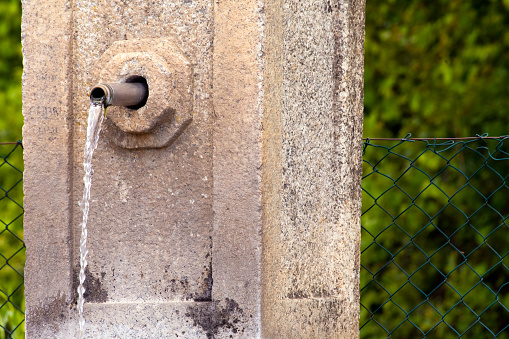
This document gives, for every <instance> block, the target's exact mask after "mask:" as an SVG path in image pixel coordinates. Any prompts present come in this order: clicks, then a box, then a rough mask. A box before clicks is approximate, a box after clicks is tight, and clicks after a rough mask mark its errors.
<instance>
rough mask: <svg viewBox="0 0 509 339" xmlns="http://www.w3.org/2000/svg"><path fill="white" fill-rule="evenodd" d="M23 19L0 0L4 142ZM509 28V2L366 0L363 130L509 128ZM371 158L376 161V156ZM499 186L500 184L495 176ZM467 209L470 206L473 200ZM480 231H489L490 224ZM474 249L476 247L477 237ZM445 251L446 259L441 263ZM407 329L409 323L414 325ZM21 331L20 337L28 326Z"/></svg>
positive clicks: (10, 0) (416, 258)
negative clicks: (409, 325)
mask: <svg viewBox="0 0 509 339" xmlns="http://www.w3.org/2000/svg"><path fill="white" fill-rule="evenodd" d="M20 18H21V5H20V2H19V1H18V0H1V1H0V105H1V106H0V107H1V109H0V142H4V141H16V140H19V139H21V126H22V115H21V72H22V65H21V60H22V56H21V45H20V36H21V32H20V26H21V25H20ZM507 27H509V0H433V1H424V0H406V1H402V0H399V1H396V0H379V1H375V0H367V8H366V44H365V124H364V136H369V137H372V138H373V137H402V136H404V135H405V134H406V133H409V132H410V133H412V134H413V136H414V137H417V136H418V137H459V136H472V135H475V134H481V133H489V134H490V135H493V136H494V135H504V134H509V133H508V131H507V129H508V127H507V126H509V125H508V123H509V114H507V104H508V98H509V81H508V78H509V48H508V46H509V30H508V29H507ZM10 149H12V148H10V147H7V148H5V147H4V148H2V149H0V152H2V153H1V154H0V155H2V156H4V155H6V154H7V153H8V152H9V150H10ZM16 152H17V153H15V154H13V155H11V156H10V157H9V161H11V162H13V163H14V164H16V166H18V167H19V168H21V167H22V159H21V157H20V153H21V152H19V149H18V151H16ZM406 152H410V150H407V151H406ZM403 153H404V152H403ZM373 156H374V157H375V158H376V156H378V155H373ZM424 159H426V170H427V171H431V172H432V173H437V172H438V171H440V169H441V168H442V167H441V166H444V164H443V162H442V161H441V160H439V159H436V158H435V157H433V156H426V157H424ZM0 160H1V159H0ZM458 161H459V164H458V166H463V167H461V168H462V169H463V170H464V171H468V170H469V166H470V167H472V166H477V164H473V165H472V164H471V161H470V160H468V158H467V157H458ZM476 161H478V160H476ZM385 164H386V165H387V166H389V167H388V168H385V169H384V170H386V171H388V172H389V173H397V172H398V170H401V168H402V166H404V164H402V163H400V162H398V160H396V159H391V161H389V162H386V163H385ZM506 167H507V166H506ZM2 168H3V169H4V170H6V169H7V166H3V167H0V186H1V187H4V188H9V187H10V185H12V184H13V183H15V182H16V180H17V179H16V178H17V176H18V175H19V173H17V172H16V171H11V172H9V173H10V174H8V173H7V171H5V172H4V171H3V170H2ZM365 169H366V168H365ZM455 175H456V174H455ZM451 178H452V179H451ZM451 178H445V177H444V176H440V179H438V178H437V180H439V184H440V185H441V187H443V189H444V190H445V191H447V192H449V191H454V187H455V185H458V184H461V180H462V179H461V177H455V176H454V175H453V176H452V177H451ZM445 179H448V180H445ZM405 180H407V181H408V182H405V185H406V187H408V189H409V190H416V189H418V188H420V187H421V188H422V185H423V180H422V178H419V175H414V176H411V179H405ZM425 180H428V183H429V179H424V182H425ZM476 180H484V181H479V182H478V183H480V185H481V186H482V187H483V189H485V190H486V189H488V190H489V189H490V187H491V186H493V185H490V184H486V185H485V184H484V183H485V182H492V178H491V177H490V175H486V176H485V177H482V178H480V179H476ZM384 184H386V183H384V181H383V180H382V179H380V180H378V181H375V182H370V183H369V184H368V186H369V189H370V190H375V191H377V190H380V189H382V188H383V187H384V186H383V185H384ZM494 185H495V186H496V183H495V184H494ZM495 186H493V187H495ZM16 192H17V193H16ZM0 194H1V192H0ZM10 194H11V196H12V197H13V198H15V200H16V201H17V202H21V199H22V192H21V191H12V192H11V193H10ZM486 194H487V193H486ZM364 199H366V198H364ZM440 199H443V195H440V194H439V193H437V192H436V190H430V191H426V192H425V193H424V194H423V196H422V200H423V202H422V203H421V205H420V206H421V207H422V208H423V209H426V210H427V211H430V212H429V213H430V214H431V213H433V211H434V210H436V208H437V206H438V205H439V204H440V203H443V201H442V202H441V201H440ZM457 199H459V200H460V202H459V203H470V205H471V206H473V205H472V204H473V203H474V202H476V203H477V202H478V199H479V198H478V196H477V197H475V196H470V197H469V196H466V195H465V196H463V195H461V196H458V198H457ZM404 200H405V198H404V197H398V196H396V195H395V194H394V195H393V196H392V198H391V199H388V201H387V204H388V207H387V208H388V209H393V210H394V211H396V210H398V209H401V208H404V206H405V204H404V202H403V201H404ZM8 202H9V201H8V200H7V199H3V200H0V209H1V215H0V217H1V218H2V220H5V221H6V222H9V221H10V220H13V219H15V218H16V216H17V215H18V213H19V207H17V206H16V205H15V204H12V203H10V204H8ZM4 204H5V206H4ZM467 205H468V204H467ZM464 208H466V209H467V210H468V208H469V207H468V206H465V207H464ZM500 208H501V209H502V213H505V214H504V215H505V216H507V211H504V210H503V208H504V207H500ZM448 213H449V212H448ZM448 213H445V212H444V219H443V220H442V221H440V222H446V223H454V220H455V219H451V218H452V215H453V214H454V211H451V212H450V214H448ZM411 216H412V217H407V219H408V220H407V221H406V224H407V225H408V227H409V228H410V229H413V230H412V232H414V231H415V229H416V228H418V227H421V226H422V222H425V221H426V220H427V217H426V216H425V215H422V214H419V213H417V212H416V213H414V214H412V215H411ZM383 218H384V216H383V215H377V216H374V217H371V218H370V219H365V218H364V219H363V222H364V223H365V225H366V227H368V228H372V230H373V231H376V229H377V228H379V227H380V225H381V223H380V222H379V221H380V220H381V221H383V220H384V219H383ZM487 218H488V219H486V220H489V218H491V217H487ZM16 223H17V224H16ZM16 223H15V225H14V224H13V225H12V226H10V227H11V228H12V231H13V232H14V233H15V234H17V235H19V236H21V234H22V227H21V220H20V219H18V220H17V221H16ZM16 225H17V226H16ZM451 227H453V226H451ZM482 227H485V228H486V227H488V229H489V227H490V225H489V223H486V224H485V225H482ZM1 228H2V225H0V232H1ZM426 232H430V234H429V239H431V240H432V241H431V242H430V246H431V247H433V246H436V245H437V244H438V242H439V240H437V239H439V238H437V237H436V234H434V233H433V230H432V229H430V230H428V231H426ZM482 232H485V230H484V229H483V230H482ZM398 236H400V235H397V234H396V233H394V234H392V235H391V234H388V236H387V239H388V240H387V241H388V243H387V244H386V245H387V246H389V247H390V246H396V247H397V246H400V244H399V243H398V241H397V240H398V238H397V237H398ZM469 236H473V237H474V238H475V241H477V242H479V241H481V242H482V240H480V238H479V236H477V237H475V234H465V236H464V237H463V238H461V237H460V239H464V241H465V244H466V245H465V246H467V245H468V244H469V241H471V238H469ZM502 239H503V237H502ZM364 241H365V240H364V239H363V242H364ZM368 241H369V239H368ZM363 245H365V244H363ZM458 246H459V245H458ZM468 246H471V243H470V245H468ZM0 248H1V251H2V253H6V254H7V255H8V254H9V253H14V252H15V251H16V250H17V249H18V248H19V243H18V242H17V241H16V240H15V239H14V238H13V237H12V236H11V235H8V234H7V233H6V232H3V233H2V234H0ZM483 253H484V252H483ZM487 253H489V252H487ZM21 254H22V255H23V253H21ZM456 256H458V254H456ZM381 258H383V253H379V252H376V251H374V252H373V253H372V254H371V255H370V256H366V255H364V256H363V258H362V260H363V263H364V264H365V265H375V266H376V265H379V264H380V260H382V259H381ZM440 258H441V257H440V256H437V257H435V259H440ZM447 258H448V260H449V261H448V262H450V263H449V265H454V264H455V263H456V262H457V261H454V260H457V258H456V257H454V256H453V257H452V258H450V257H447ZM447 258H446V257H444V259H443V260H446V259H447ZM406 260H407V262H411V263H412V262H413V263H414V265H416V263H420V262H421V261H422V257H421V256H420V255H419V254H418V253H417V252H414V254H412V253H410V254H408V255H407V257H406ZM440 260H441V259H440ZM490 260H491V259H490ZM4 262H5V259H4ZM14 262H15V260H12V263H14ZM479 262H480V261H479ZM2 264H3V263H0V265H2ZM17 265H19V263H18V264H17ZM479 265H480V264H479ZM487 265H489V264H487ZM487 265H485V266H487ZM451 267H452V266H451ZM479 267H480V266H479ZM483 269H484V270H486V268H479V270H481V271H482V270H483ZM423 272H425V271H423ZM430 272H431V273H429V274H434V273H433V271H430ZM461 272H463V271H461ZM465 272H466V273H463V274H467V273H468V271H465ZM504 272H505V271H504ZM504 274H505V273H504ZM15 276H16V274H15V273H13V271H12V270H11V269H7V267H5V266H4V268H2V269H1V270H0V289H2V290H4V291H6V292H8V293H10V292H9V291H13V290H14V289H15V287H16V279H15ZM392 277H398V272H397V271H389V274H387V275H385V276H383V277H381V279H385V280H383V283H384V284H388V286H387V288H388V289H390V290H392V289H394V288H395V287H397V285H398V284H399V285H400V284H401V281H399V282H398V280H396V279H395V278H394V279H392ZM400 278H401V277H400ZM404 278H405V277H403V279H404ZM471 278H472V276H471V275H468V274H467V275H465V276H462V277H459V278H458V279H459V280H458V282H455V284H456V285H455V286H458V287H457V288H458V289H459V290H462V291H463V290H464V289H465V288H466V286H468V281H469V279H471ZM451 279H452V278H451ZM493 279H495V278H493ZM495 280H496V279H495ZM462 282H463V285H462ZM458 284H459V285H458ZM19 291H20V290H17V292H16V294H15V298H17V299H16V302H22V301H21V298H22V293H20V292H19ZM447 293H449V294H450V293H453V294H452V297H449V299H448V298H446V297H445V296H447V295H448V294H447ZM363 298H365V299H364V300H365V302H366V303H367V304H368V307H371V306H373V305H375V304H376V303H377V301H376V300H375V299H370V298H374V296H373V295H371V296H369V295H368V296H363ZM420 298H421V297H420V295H419V294H418V293H417V294H416V293H415V291H413V292H412V291H411V289H409V291H407V300H414V299H415V301H419V300H420ZM451 298H452V299H451ZM454 298H457V297H456V296H455V295H454V292H451V291H450V289H444V291H443V297H442V299H443V302H442V303H441V304H439V306H438V307H442V308H444V309H445V308H446V307H449V306H450V305H449V304H450V303H451V300H456V299H454ZM483 298H484V299H485V298H487V297H485V296H483V295H482V293H479V300H482V299H483ZM4 302H5V297H4V295H3V294H2V293H1V292H0V305H2V304H3V303H4ZM394 312H396V313H397V312H398V311H397V310H395V311H394V310H393V311H390V310H387V311H385V310H384V312H381V313H380V314H379V315H380V317H381V318H380V319H381V320H380V321H385V324H387V326H389V327H391V326H393V323H391V321H392V320H393V319H395V320H394V321H393V322H395V321H397V320H398V319H399V318H398V316H397V314H396V313H394ZM423 312H424V311H423ZM464 314H468V313H464ZM453 315H454V314H453ZM453 315H451V317H452V316H453ZM454 316H455V315H454ZM416 317H417V318H419V317H420V318H419V319H421V320H419V321H422V322H423V324H424V325H423V326H425V327H426V326H428V327H426V328H429V324H430V323H432V321H433V319H432V317H431V316H429V315H428V316H427V314H426V313H425V312H424V313H422V314H421V313H416ZM455 317H456V318H454V319H456V320H454V321H456V322H457V321H459V320H458V319H461V318H462V317H463V318H465V319H466V317H467V316H465V315H463V316H461V315H458V316H455ZM468 319H470V318H468ZM17 321H19V312H16V311H15V310H14V309H13V308H12V307H11V305H10V304H9V303H7V304H5V305H4V306H3V307H2V308H1V309H0V324H2V325H3V326H10V328H12V326H13V324H14V323H16V322H17ZM426 321H428V323H426ZM464 324H466V320H465V321H464ZM464 324H463V325H464ZM463 325H462V326H463ZM14 326H15V325H14ZM497 326H498V325H497ZM463 327H464V326H463ZM409 331H412V329H411V328H410V330H409ZM444 331H445V330H444ZM0 332H1V331H0ZM16 333H19V334H20V335H22V332H21V331H19V332H18V331H16ZM401 333H402V334H401V335H400V336H399V337H400V338H404V337H405V335H414V334H415V333H414V332H404V331H402V332H401ZM444 333H445V332H444ZM2 335H4V334H3V333H0V338H2ZM363 337H364V338H371V337H373V338H378V337H379V332H377V330H376V329H373V330H371V329H367V330H364V332H363ZM396 337H398V336H396V335H393V338H396ZM443 337H444V338H445V336H443ZM456 337H457V336H456Z"/></svg>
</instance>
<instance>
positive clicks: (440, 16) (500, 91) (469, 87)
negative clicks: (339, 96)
mask: <svg viewBox="0 0 509 339" xmlns="http://www.w3.org/2000/svg"><path fill="white" fill-rule="evenodd" d="M508 25H509V1H507V0H504V1H501V0H436V1H422V0H408V1H396V0H384V1H373V0H368V1H367V4H366V43H365V53H366V54H365V100H364V103H365V123H364V135H365V136H369V137H375V136H376V137H394V136H396V137H402V136H403V135H405V134H406V133H412V134H413V136H414V137H446V136H447V137H454V136H458V137H459V136H471V135H475V134H476V133H489V134H490V135H503V134H505V133H507V128H506V126H508V125H509V114H507V106H508V98H509V81H508V78H509V30H507V27H508Z"/></svg>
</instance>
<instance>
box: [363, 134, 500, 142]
mask: <svg viewBox="0 0 509 339" xmlns="http://www.w3.org/2000/svg"><path fill="white" fill-rule="evenodd" d="M483 139H495V140H505V139H509V135H501V136H498V137H490V136H488V133H484V134H480V135H479V134H477V135H476V136H475V137H459V138H412V134H411V133H408V134H407V135H405V137H404V138H363V139H362V140H365V141H368V142H369V141H370V140H373V141H434V140H483Z"/></svg>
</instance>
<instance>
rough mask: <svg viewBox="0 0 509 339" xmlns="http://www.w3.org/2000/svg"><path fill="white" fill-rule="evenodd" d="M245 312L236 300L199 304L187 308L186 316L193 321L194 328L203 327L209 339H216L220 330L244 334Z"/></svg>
mask: <svg viewBox="0 0 509 339" xmlns="http://www.w3.org/2000/svg"><path fill="white" fill-rule="evenodd" d="M243 313H244V312H243V311H242V309H241V308H240V307H239V304H237V302H236V301H235V300H231V299H228V298H226V299H225V300H224V301H221V302H219V301H213V302H210V303H197V304H196V305H193V306H190V307H188V308H187V313H186V316H187V317H189V318H191V319H192V320H193V325H194V326H199V327H201V328H202V329H203V330H204V331H205V333H206V334H207V338H208V339H214V338H215V337H216V335H217V333H218V332H219V330H220V329H224V330H229V331H230V332H231V333H234V334H236V333H243V332H244V328H243V325H242V323H243V322H244V320H243V316H244V314H243Z"/></svg>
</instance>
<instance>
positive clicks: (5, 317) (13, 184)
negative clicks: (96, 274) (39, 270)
mask: <svg viewBox="0 0 509 339" xmlns="http://www.w3.org/2000/svg"><path fill="white" fill-rule="evenodd" d="M24 266H25V243H24V242H23V147H22V145H21V142H14V143H0V339H4V338H24V337H25V328H24V321H25V297H24V288H23V287H24V285H23V269H24Z"/></svg>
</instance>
